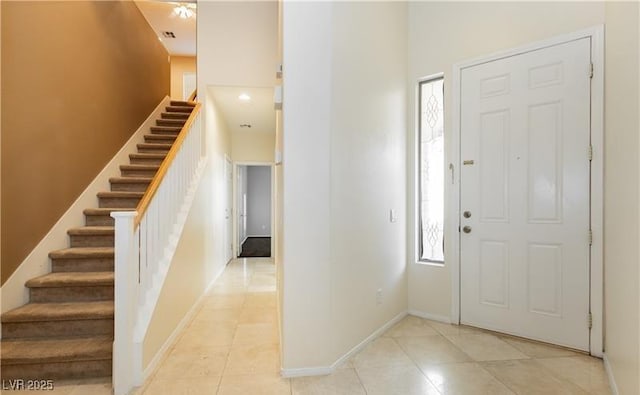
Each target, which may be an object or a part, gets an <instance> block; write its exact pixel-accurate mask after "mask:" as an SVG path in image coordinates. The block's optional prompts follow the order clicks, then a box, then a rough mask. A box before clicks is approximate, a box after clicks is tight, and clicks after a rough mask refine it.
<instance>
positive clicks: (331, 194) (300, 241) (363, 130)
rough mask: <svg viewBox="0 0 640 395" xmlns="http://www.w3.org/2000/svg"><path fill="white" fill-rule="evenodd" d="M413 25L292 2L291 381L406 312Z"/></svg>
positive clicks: (286, 355) (392, 10)
mask: <svg viewBox="0 0 640 395" xmlns="http://www.w3.org/2000/svg"><path fill="white" fill-rule="evenodd" d="M406 17H407V15H406V4H404V3H355V2H352V3H319V2H317V3H295V2H292V3H284V11H283V33H284V40H283V53H284V97H285V103H284V112H283V116H284V141H283V147H284V150H285V151H284V162H283V163H284V168H283V177H284V217H283V229H284V245H283V267H284V306H283V309H284V322H283V366H284V369H285V372H286V373H295V372H296V369H304V368H320V369H321V368H326V367H328V366H331V364H332V363H334V362H335V361H336V360H337V359H338V358H340V357H341V356H343V355H344V354H346V353H347V352H349V351H350V350H351V349H352V348H353V347H355V346H356V345H358V344H359V343H360V342H362V341H363V340H364V339H365V338H367V337H368V336H369V335H371V334H372V333H373V332H374V331H376V330H378V329H379V328H380V327H381V326H383V325H384V324H385V323H387V322H388V321H390V320H392V319H393V318H394V317H396V316H398V315H400V314H403V313H404V312H405V311H406V308H407V286H406V270H405V266H406V263H405V262H406V256H405V242H406V240H405V223H404V220H403V218H404V211H405V199H406V194H405V186H406V185H405V154H404V152H405V136H406V122H405V120H406V58H407V52H406V45H407V44H406V43H407V37H406ZM356 26H357V28H354V27H356ZM381 26H384V29H381ZM392 208H393V209H396V210H397V212H398V213H399V218H400V220H399V221H398V222H395V223H390V222H389V209H392ZM309 251H313V252H314V253H313V254H309ZM379 288H380V289H382V294H383V297H382V303H381V304H380V305H377V304H376V291H377V289H379Z"/></svg>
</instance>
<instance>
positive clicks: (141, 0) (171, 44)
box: [135, 0, 196, 56]
mask: <svg viewBox="0 0 640 395" xmlns="http://www.w3.org/2000/svg"><path fill="white" fill-rule="evenodd" d="M135 3H136V5H137V6H138V8H139V9H140V12H142V15H144V17H145V19H146V20H147V22H149V25H150V26H151V28H152V29H153V31H154V32H155V33H156V35H157V36H158V38H160V40H161V41H162V43H163V44H164V46H165V48H166V49H167V52H169V55H172V56H196V18H195V17H192V18H187V19H183V18H180V17H179V16H178V15H177V14H176V13H175V11H174V9H175V8H176V7H177V6H178V5H179V4H181V3H182V4H191V5H195V0H191V1H181V2H179V3H178V2H170V1H151V0H136V1H135ZM163 32H172V33H173V34H174V35H175V38H168V37H165V36H164V35H163Z"/></svg>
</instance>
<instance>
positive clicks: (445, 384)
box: [422, 362, 514, 395]
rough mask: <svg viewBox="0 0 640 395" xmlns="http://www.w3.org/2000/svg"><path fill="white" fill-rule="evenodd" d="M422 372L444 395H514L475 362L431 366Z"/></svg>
mask: <svg viewBox="0 0 640 395" xmlns="http://www.w3.org/2000/svg"><path fill="white" fill-rule="evenodd" d="M422 371H423V373H424V374H425V375H426V376H427V378H428V379H429V381H431V383H432V384H433V385H434V386H435V387H436V388H437V389H438V391H440V393H441V394H443V395H465V394H473V395H514V393H513V392H512V391H511V390H510V389H508V388H507V387H506V386H505V385H504V384H502V383H501V382H500V381H498V380H497V379H496V378H495V377H493V376H492V375H491V374H489V372H487V371H486V370H484V369H483V368H482V367H481V366H480V365H478V364H477V363H475V362H470V363H453V364H445V365H430V366H426V367H424V368H422Z"/></svg>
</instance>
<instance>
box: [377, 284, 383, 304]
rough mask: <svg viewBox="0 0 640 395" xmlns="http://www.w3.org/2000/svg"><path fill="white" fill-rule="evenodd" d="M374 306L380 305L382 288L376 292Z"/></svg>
mask: <svg viewBox="0 0 640 395" xmlns="http://www.w3.org/2000/svg"><path fill="white" fill-rule="evenodd" d="M376 304H382V288H378V290H377V291H376Z"/></svg>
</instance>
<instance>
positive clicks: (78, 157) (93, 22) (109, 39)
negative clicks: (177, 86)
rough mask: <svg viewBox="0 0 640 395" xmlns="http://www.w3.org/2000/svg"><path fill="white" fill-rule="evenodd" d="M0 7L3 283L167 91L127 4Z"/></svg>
mask: <svg viewBox="0 0 640 395" xmlns="http://www.w3.org/2000/svg"><path fill="white" fill-rule="evenodd" d="M1 7H2V82H3V85H2V99H1V100H2V114H3V116H2V130H3V131H4V133H3V135H2V209H1V216H2V224H1V228H2V282H3V283H4V281H5V280H6V279H7V278H8V277H9V276H10V275H11V273H13V271H14V270H15V269H16V267H17V266H18V265H19V264H20V263H21V262H22V260H23V259H24V258H25V257H26V256H27V254H28V253H29V252H30V251H31V250H32V249H33V248H34V247H35V245H36V244H37V243H38V242H39V241H40V239H41V238H42V237H43V236H44V235H45V234H46V233H47V231H48V230H49V229H50V228H51V226H52V225H53V224H54V223H55V222H56V221H57V220H58V218H59V217H60V216H61V215H62V214H63V213H64V212H65V211H66V209H67V208H68V207H69V206H70V205H71V203H72V202H73V201H74V200H75V199H76V198H77V197H78V195H79V194H80V193H81V192H82V191H83V190H84V188H85V187H86V186H87V185H88V184H89V182H90V181H91V180H92V179H93V178H94V177H95V176H96V175H97V174H98V172H99V171H100V170H101V169H102V168H103V167H104V165H105V164H106V163H107V162H108V161H109V159H110V158H111V157H112V156H113V155H114V154H115V153H116V152H117V150H118V149H119V148H120V147H121V146H122V144H123V143H124V142H125V141H126V140H127V139H128V138H129V136H130V135H131V134H132V133H133V132H135V130H136V129H137V128H138V126H139V125H140V123H142V122H143V121H144V120H145V118H146V117H147V116H148V115H149V113H150V112H151V111H152V110H153V109H154V108H155V106H156V105H157V104H158V103H159V102H160V101H161V100H162V98H163V97H164V96H165V95H167V94H168V92H169V63H168V61H167V52H166V50H165V49H164V47H163V46H162V44H161V43H160V42H159V41H158V39H157V37H156V35H155V34H154V32H153V31H152V30H151V28H150V27H149V25H148V24H147V22H146V20H145V19H144V17H143V16H142V15H141V14H140V11H139V10H138V8H137V7H136V6H135V4H133V2H125V1H122V2H121V1H113V2H111V1H108V2H107V1H105V2H100V1H95V2H57V1H53V2H7V1H3V2H2V4H1Z"/></svg>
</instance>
